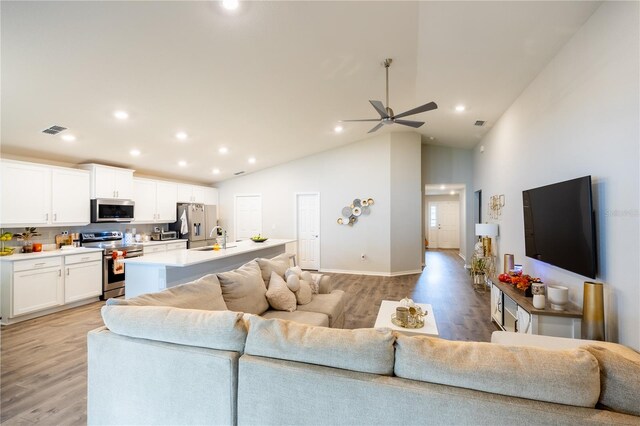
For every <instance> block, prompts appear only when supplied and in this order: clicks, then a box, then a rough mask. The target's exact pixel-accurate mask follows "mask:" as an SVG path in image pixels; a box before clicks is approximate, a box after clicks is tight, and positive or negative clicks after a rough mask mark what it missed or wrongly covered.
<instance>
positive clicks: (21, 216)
mask: <svg viewBox="0 0 640 426" xmlns="http://www.w3.org/2000/svg"><path fill="white" fill-rule="evenodd" d="M1 179H2V185H1V186H2V218H0V221H1V222H2V225H3V226H5V227H6V226H11V225H23V226H27V225H29V226H38V225H46V224H48V223H50V221H51V170H50V169H49V168H48V167H46V166H39V165H35V164H31V163H22V162H13V161H6V160H4V161H2V176H1ZM87 204H89V200H87ZM87 222H88V221H87Z"/></svg>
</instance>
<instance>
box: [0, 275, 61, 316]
mask: <svg viewBox="0 0 640 426" xmlns="http://www.w3.org/2000/svg"><path fill="white" fill-rule="evenodd" d="M62 304H64V284H63V278H62V267H61V266H57V267H52V268H44V269H34V270H29V271H20V272H16V273H14V274H13V309H12V315H11V316H12V317H16V316H18V315H24V314H28V313H31V312H36V311H41V310H43V309H47V308H52V307H54V306H60V305H62Z"/></svg>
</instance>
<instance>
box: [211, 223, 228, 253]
mask: <svg viewBox="0 0 640 426" xmlns="http://www.w3.org/2000/svg"><path fill="white" fill-rule="evenodd" d="M218 229H222V226H218V225H216V226H214V227H213V229H212V230H211V232H210V233H209V238H213V233H214V232H215V231H217V230H218ZM222 238H223V240H222V249H223V250H226V249H227V231H226V230H224V229H222Z"/></svg>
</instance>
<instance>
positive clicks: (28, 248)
mask: <svg viewBox="0 0 640 426" xmlns="http://www.w3.org/2000/svg"><path fill="white" fill-rule="evenodd" d="M40 235H42V234H40V233H39V232H38V231H36V228H33V227H26V228H24V232H19V233H17V234H13V238H15V239H16V240H18V241H24V245H23V246H22V252H23V253H31V252H32V251H33V243H32V242H31V238H33V237H39V236H40Z"/></svg>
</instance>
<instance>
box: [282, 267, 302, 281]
mask: <svg viewBox="0 0 640 426" xmlns="http://www.w3.org/2000/svg"><path fill="white" fill-rule="evenodd" d="M300 274H302V269H300V267H299V266H292V267H290V268H289V269H287V270H286V272H285V273H284V278H285V279H287V278H289V277H290V276H292V275H295V276H296V277H298V278H300Z"/></svg>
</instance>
